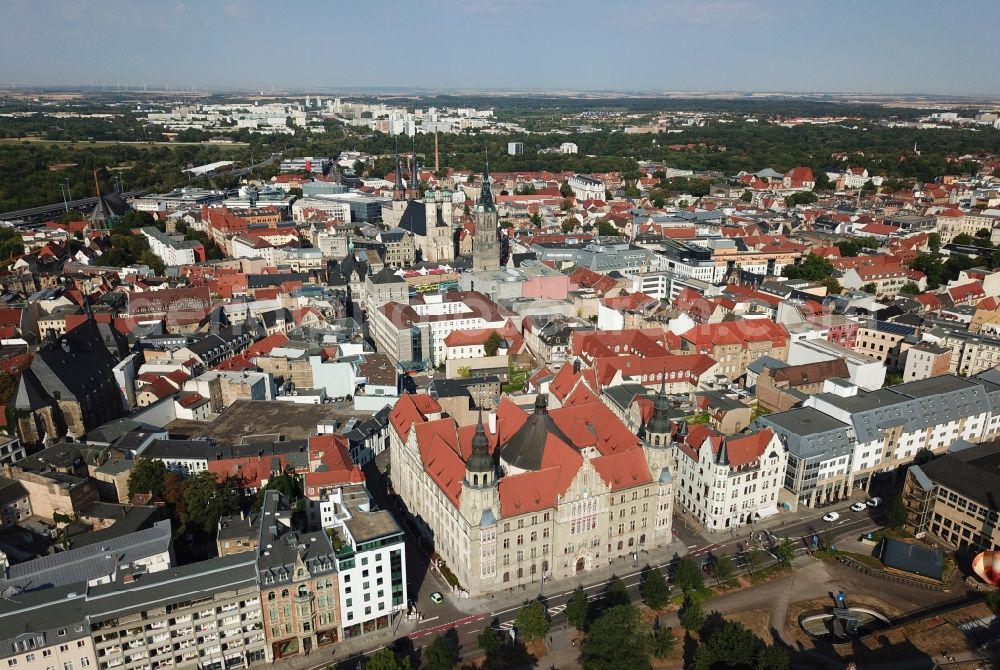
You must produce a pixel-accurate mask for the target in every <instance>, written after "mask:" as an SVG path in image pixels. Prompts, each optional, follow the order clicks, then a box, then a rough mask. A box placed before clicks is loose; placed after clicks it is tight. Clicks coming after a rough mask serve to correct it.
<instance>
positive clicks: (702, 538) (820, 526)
mask: <svg viewBox="0 0 1000 670" xmlns="http://www.w3.org/2000/svg"><path fill="white" fill-rule="evenodd" d="M387 458H388V453H387V452H386V453H383V454H380V455H379V457H378V458H377V459H376V462H375V463H370V464H368V465H367V466H366V467H365V474H366V477H367V479H368V482H369V488H370V490H371V493H372V496H373V498H374V500H375V502H376V504H377V505H378V506H380V507H382V508H383V509H388V510H390V511H391V512H393V514H397V510H396V508H395V503H394V502H393V501H392V500H391V496H389V495H388V494H387V492H386V490H385V486H384V484H383V482H382V477H381V475H380V472H379V471H380V470H381V469H383V468H384V467H385V462H386V461H387ZM376 482H377V483H376ZM852 502H854V501H852V500H846V501H843V502H842V503H841V504H838V505H834V506H829V507H824V508H822V509H815V510H814V509H805V510H803V511H800V512H799V513H796V514H794V515H783V516H793V518H790V519H788V520H787V521H780V520H764V521H762V522H761V523H758V524H755V525H754V527H752V528H751V527H745V528H741V529H738V531H737V532H733V533H729V532H726V533H715V534H708V533H705V532H704V531H700V530H697V529H696V526H695V525H694V522H693V521H692V520H690V519H688V518H687V517H686V515H683V514H681V515H676V516H675V518H674V535H675V539H676V540H678V541H679V542H681V543H683V545H684V547H685V548H686V555H688V556H692V557H695V558H697V559H698V560H699V561H700V562H702V564H703V565H704V562H705V561H709V562H710V561H712V560H714V559H717V558H719V557H721V556H730V557H731V558H732V561H733V567H734V568H735V570H736V572H737V573H744V572H746V563H745V561H744V559H743V551H744V549H746V547H747V545H748V542H750V541H751V537H753V538H758V537H760V535H761V534H762V533H763V534H764V535H765V536H767V535H770V536H771V537H768V538H767V539H768V540H769V541H770V542H773V543H774V544H777V543H780V542H781V541H782V540H783V539H784V538H789V539H791V540H792V542H793V544H794V547H795V553H796V556H801V555H803V554H806V553H808V552H809V548H811V546H812V541H813V536H814V534H818V535H819V536H820V537H824V536H826V535H829V539H830V540H831V541H833V542H836V541H838V540H840V539H843V538H848V537H856V536H859V535H861V534H862V533H864V532H868V531H873V530H876V529H878V528H879V527H880V525H879V523H878V520H879V519H880V517H881V508H874V509H873V508H866V509H865V510H864V511H861V512H851V511H850V510H849V506H850V504H851V503H852ZM830 511H837V512H838V513H840V518H839V519H838V520H837V521H834V522H832V523H828V522H825V521H823V520H822V517H823V515H824V514H827V513H828V512H830ZM778 518H779V519H781V518H782V517H778ZM401 525H403V524H402V523H401ZM404 527H405V526H404ZM754 544H755V546H759V545H758V544H757V543H756V540H754ZM659 551H660V552H662V553H661V554H660V555H657V553H658V552H657V551H653V552H651V553H646V552H641V553H640V555H639V557H638V560H636V559H631V560H630V559H618V560H617V561H615V562H614V563H612V564H611V565H610V566H608V567H605V568H600V569H597V570H594V571H592V572H591V573H589V574H588V575H587V577H589V578H590V581H584V580H580V581H578V580H562V581H559V582H545V583H544V584H540V585H539V587H538V588H529V589H526V590H521V591H507V592H500V593H496V594H494V595H493V596H488V597H480V598H475V599H469V600H462V601H458V600H457V596H455V595H454V594H453V593H452V592H451V589H450V588H449V587H448V585H447V583H446V582H445V581H444V580H443V579H442V578H441V576H440V575H439V573H438V572H437V571H436V570H431V569H429V558H430V557H429V556H428V555H427V554H426V552H425V551H424V550H423V548H422V547H420V546H419V543H417V542H411V543H410V544H409V545H408V551H407V581H408V584H409V587H408V597H409V599H410V600H411V601H413V602H415V603H416V607H417V608H418V610H419V611H420V612H421V614H422V615H423V618H422V619H421V620H420V621H419V622H417V623H415V624H413V623H410V622H406V621H403V622H401V623H399V622H397V623H396V625H395V626H394V628H393V635H392V636H391V637H389V636H387V635H386V634H385V633H384V632H383V633H382V634H380V635H379V639H378V641H376V640H374V639H372V640H370V642H371V647H370V648H367V649H364V650H362V651H355V652H348V654H349V655H348V656H347V657H345V658H338V659H335V660H336V662H337V665H338V667H344V668H352V670H353V668H355V667H357V664H358V662H361V661H363V659H365V658H367V657H368V656H370V655H371V654H373V653H374V652H376V651H378V650H379V649H381V648H383V647H384V646H385V645H386V644H388V643H389V642H391V641H392V640H393V639H394V638H395V637H397V636H406V637H408V638H409V639H410V640H411V641H412V644H413V648H414V653H415V654H419V653H420V652H421V650H422V649H423V648H424V647H425V646H426V645H427V644H429V643H430V642H431V641H432V640H433V639H434V638H435V637H436V636H437V635H443V636H445V637H446V638H447V639H448V640H449V642H451V643H452V645H453V646H454V648H455V649H456V650H457V651H458V654H459V657H460V658H461V659H463V660H464V659H470V658H474V657H476V656H478V655H480V653H481V652H480V650H479V648H478V644H477V639H476V638H477V636H478V635H479V633H480V632H481V631H482V629H483V627H484V626H486V625H487V623H490V624H491V625H492V626H493V627H494V628H496V629H497V630H498V631H500V632H502V633H504V634H505V635H508V634H509V632H510V630H511V629H512V628H513V626H514V619H515V617H516V616H517V612H518V610H519V609H520V608H521V605H522V603H523V602H524V601H526V600H531V599H534V598H539V599H541V600H542V602H543V603H544V604H545V607H546V609H547V611H548V614H549V617H550V619H551V624H552V630H553V632H557V631H561V630H563V629H565V628H566V626H567V622H566V620H565V616H564V614H563V611H564V610H565V608H566V605H567V602H568V601H569V599H570V596H571V595H572V593H573V591H574V590H575V589H576V587H577V586H578V585H580V586H582V587H583V589H584V591H586V593H587V595H588V598H589V599H590V600H591V601H595V600H598V599H599V598H600V597H601V596H602V594H603V591H604V589H605V587H606V586H607V584H608V582H609V581H610V579H611V577H612V576H614V575H616V576H618V577H619V578H621V579H622V580H623V582H624V583H625V586H626V587H627V589H628V591H629V593H630V595H631V596H632V598H633V600H636V601H637V600H638V599H639V584H640V580H641V575H642V573H643V571H644V570H645V569H646V566H647V565H648V566H649V567H653V568H658V569H664V568H666V573H665V574H666V575H667V576H669V574H670V572H671V570H672V566H673V565H674V564H675V563H676V562H677V560H679V559H678V557H677V555H676V554H673V553H669V551H668V550H663V549H661V550H659ZM668 554H669V555H668ZM763 558H764V560H763V562H762V563H761V567H767V566H768V565H772V564H774V563H775V562H776V558H775V556H774V555H773V554H770V553H768V554H765V555H764V557H763ZM706 581H711V578H710V577H708V576H707V575H706ZM435 591H437V592H440V593H441V594H442V595H443V596H444V602H442V603H440V604H435V603H433V602H432V601H431V600H430V594H431V593H433V592H435ZM411 626H412V628H411ZM408 629H409V630H408ZM327 663H329V660H328V661H327V662H326V663H320V664H318V665H316V666H315V667H321V666H322V665H326V664H327ZM296 670H310V669H309V668H302V669H299V668H296Z"/></svg>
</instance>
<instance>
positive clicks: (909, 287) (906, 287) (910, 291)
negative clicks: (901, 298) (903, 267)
mask: <svg viewBox="0 0 1000 670" xmlns="http://www.w3.org/2000/svg"><path fill="white" fill-rule="evenodd" d="M899 292H900V293H905V294H906V295H919V294H920V287H919V286H917V283H916V282H912V281H908V282H906V283H905V284H903V286H902V288H900V289H899Z"/></svg>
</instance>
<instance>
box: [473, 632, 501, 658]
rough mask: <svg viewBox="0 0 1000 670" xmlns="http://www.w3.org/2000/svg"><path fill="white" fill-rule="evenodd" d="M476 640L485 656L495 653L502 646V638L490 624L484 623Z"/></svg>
mask: <svg viewBox="0 0 1000 670" xmlns="http://www.w3.org/2000/svg"><path fill="white" fill-rule="evenodd" d="M476 642H477V643H478V644H479V648H480V649H481V650H482V651H483V653H484V654H486V657H487V658H489V657H491V656H493V655H494V654H496V653H497V652H498V651H500V649H501V648H502V647H503V640H502V639H501V638H500V635H499V634H498V633H497V632H496V630H494V629H493V626H491V625H490V624H486V627H485V628H483V632H482V633H480V634H479V637H477V638H476Z"/></svg>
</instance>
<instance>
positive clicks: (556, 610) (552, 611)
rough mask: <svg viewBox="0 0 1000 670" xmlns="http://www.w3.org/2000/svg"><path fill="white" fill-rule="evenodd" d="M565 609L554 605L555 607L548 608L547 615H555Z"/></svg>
mask: <svg viewBox="0 0 1000 670" xmlns="http://www.w3.org/2000/svg"><path fill="white" fill-rule="evenodd" d="M564 609H566V606H565V605H556V606H555V607H550V608H549V614H552V615H556V614H559V613H560V612H562V611H563V610H564Z"/></svg>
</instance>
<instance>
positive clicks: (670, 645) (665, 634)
mask: <svg viewBox="0 0 1000 670" xmlns="http://www.w3.org/2000/svg"><path fill="white" fill-rule="evenodd" d="M651 637H652V640H651V641H652V644H651V645H650V651H651V652H652V654H653V656H655V657H656V658H666V657H667V656H669V655H670V652H671V651H673V650H674V647H675V646H676V645H677V638H676V637H674V632H673V631H672V630H670V629H669V628H667V627H666V626H662V627H660V628H657V629H656V630H654V631H653V633H652V635H651Z"/></svg>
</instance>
